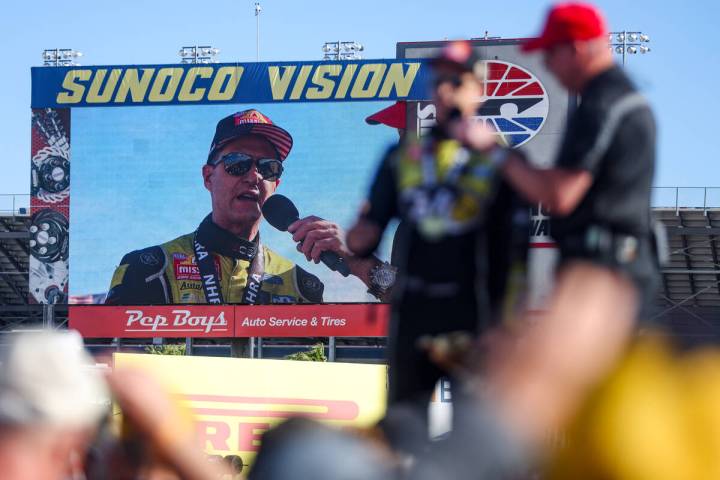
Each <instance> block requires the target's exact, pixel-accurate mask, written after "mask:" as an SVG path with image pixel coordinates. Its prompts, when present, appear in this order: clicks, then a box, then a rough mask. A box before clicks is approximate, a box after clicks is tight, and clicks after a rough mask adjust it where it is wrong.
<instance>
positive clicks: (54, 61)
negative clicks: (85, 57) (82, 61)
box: [42, 48, 82, 67]
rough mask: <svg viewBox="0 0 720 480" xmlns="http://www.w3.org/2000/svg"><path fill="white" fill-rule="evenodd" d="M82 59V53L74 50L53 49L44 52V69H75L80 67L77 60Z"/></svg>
mask: <svg viewBox="0 0 720 480" xmlns="http://www.w3.org/2000/svg"><path fill="white" fill-rule="evenodd" d="M79 57H82V52H79V51H77V50H73V49H72V48H51V49H47V50H43V53H42V58H43V66H44V67H74V66H76V65H79V64H78V63H75V59H77V58H79Z"/></svg>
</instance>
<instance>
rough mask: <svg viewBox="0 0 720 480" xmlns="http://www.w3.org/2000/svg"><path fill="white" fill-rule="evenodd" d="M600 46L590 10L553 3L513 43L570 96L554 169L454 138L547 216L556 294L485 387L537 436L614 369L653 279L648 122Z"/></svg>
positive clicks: (597, 17) (479, 140)
mask: <svg viewBox="0 0 720 480" xmlns="http://www.w3.org/2000/svg"><path fill="white" fill-rule="evenodd" d="M607 38H608V33H607V30H606V28H605V22H604V20H603V18H602V16H601V14H600V12H598V11H597V10H596V9H595V8H594V7H592V6H590V5H585V4H577V3H576V4H561V5H558V6H555V7H553V8H552V9H551V11H550V14H549V16H548V18H547V22H546V24H545V28H544V30H543V33H542V35H541V36H540V37H539V38H536V39H532V40H530V41H528V42H527V43H526V44H525V45H524V50H525V51H533V50H539V51H541V52H542V53H543V56H544V61H545V65H546V66H547V68H548V70H550V72H551V73H552V74H553V75H554V76H555V77H556V78H557V79H558V80H559V81H560V83H561V84H563V86H565V87H566V88H567V89H568V90H569V91H570V92H572V93H575V94H578V95H580V97H581V103H580V105H579V107H578V108H577V110H576V111H575V112H574V113H573V114H572V115H571V117H570V119H569V121H568V125H567V130H566V132H565V138H564V141H563V143H562V146H561V149H560V153H559V155H558V158H557V161H556V164H555V166H554V167H553V168H550V169H537V168H534V167H532V166H531V165H529V164H528V163H527V162H526V161H525V160H524V159H523V158H522V156H521V155H519V154H517V153H516V152H513V151H510V150H507V149H503V148H498V147H494V148H493V147H490V141H489V139H488V138H487V135H486V134H484V132H482V131H479V130H476V129H474V127H473V126H472V125H469V124H466V125H464V129H465V130H464V131H463V132H462V134H461V135H460V136H461V137H462V138H466V140H467V142H468V143H470V144H472V145H473V146H475V148H479V149H482V148H488V147H490V148H488V149H489V150H490V152H489V155H490V157H491V158H492V159H493V163H494V164H495V165H496V166H498V167H499V168H500V170H501V171H502V173H503V176H504V177H505V178H506V179H507V180H508V181H509V182H510V183H511V184H512V185H513V187H514V188H515V189H517V190H518V192H520V193H521V194H522V195H524V196H525V197H526V198H527V199H528V200H530V201H532V202H542V204H543V205H544V206H546V207H548V208H549V209H550V215H551V217H552V223H551V234H552V236H553V237H554V239H555V240H556V241H557V244H558V247H559V250H560V263H559V266H558V274H557V279H556V286H555V293H554V295H553V298H552V300H551V302H550V304H549V305H548V306H547V312H546V314H545V316H544V317H543V318H542V319H541V320H540V322H539V325H537V327H536V328H534V329H531V330H530V331H529V332H527V334H526V335H525V338H524V342H523V348H522V349H519V350H518V351H517V352H516V353H515V355H514V356H513V358H512V359H511V361H509V362H507V363H506V364H504V365H501V367H500V368H498V369H497V370H496V371H495V372H493V374H492V375H491V377H494V378H492V379H491V383H494V384H495V388H497V389H498V390H500V391H503V390H504V391H506V392H509V391H512V392H513V395H511V396H510V395H506V397H508V398H511V401H509V402H506V403H505V404H504V405H503V406H502V408H504V409H507V413H508V416H515V417H516V418H518V417H519V418H521V419H522V422H518V423H522V424H523V425H525V426H524V428H526V429H527V428H528V426H530V429H532V428H533V426H534V427H537V428H535V429H534V432H535V433H536V434H537V436H540V435H542V432H543V431H548V430H553V429H555V428H559V426H561V425H562V423H563V422H564V421H566V419H567V418H568V417H569V416H570V415H571V414H572V412H573V411H574V409H575V408H576V407H577V404H578V402H580V401H581V400H582V398H583V396H584V395H585V394H586V393H587V391H588V389H589V388H590V387H591V386H592V385H594V383H595V382H596V381H597V380H598V379H599V378H600V377H601V376H602V375H604V374H605V372H607V370H608V368H609V367H610V366H611V365H612V364H613V362H614V361H615V360H616V359H617V357H618V355H619V353H620V352H621V351H622V349H623V347H624V345H625V344H626V342H627V340H628V338H629V336H630V333H631V332H632V327H633V325H634V321H635V319H636V317H637V316H638V312H639V310H640V307H641V306H643V305H647V304H648V303H649V301H650V300H651V298H652V292H653V289H652V285H653V284H654V283H655V281H656V276H657V273H656V272H657V267H656V264H657V262H656V260H655V258H656V256H655V252H654V248H653V246H652V241H651V239H652V235H651V226H650V225H651V221H650V215H651V212H650V193H651V188H650V187H651V183H652V177H653V168H654V163H655V124H654V120H653V115H652V112H651V110H650V108H649V106H648V105H647V103H646V101H645V100H644V98H643V97H642V96H641V95H640V94H639V93H638V92H637V91H636V89H635V87H634V85H633V84H632V83H631V82H630V80H629V79H628V78H627V76H626V75H625V73H624V72H623V71H622V70H621V69H620V68H618V67H617V66H616V65H615V64H614V61H613V57H612V52H611V51H610V50H609V48H608V42H607ZM528 378H530V379H532V381H528ZM501 396H502V395H501Z"/></svg>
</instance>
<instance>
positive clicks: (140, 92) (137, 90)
mask: <svg viewBox="0 0 720 480" xmlns="http://www.w3.org/2000/svg"><path fill="white" fill-rule="evenodd" d="M153 73H155V69H154V68H143V69H142V76H141V77H140V78H138V70H137V69H136V68H128V69H127V70H125V75H123V78H122V81H121V82H120V87H118V91H117V94H115V103H125V101H126V100H127V96H128V93H129V94H130V97H131V98H132V103H142V101H143V100H145V94H146V93H147V89H148V86H149V85H150V79H151V78H152V76H153Z"/></svg>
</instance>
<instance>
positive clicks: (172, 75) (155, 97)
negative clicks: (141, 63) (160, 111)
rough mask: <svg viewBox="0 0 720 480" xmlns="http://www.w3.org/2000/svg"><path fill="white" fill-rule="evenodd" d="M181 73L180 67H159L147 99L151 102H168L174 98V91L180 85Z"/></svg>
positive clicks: (182, 71)
mask: <svg viewBox="0 0 720 480" xmlns="http://www.w3.org/2000/svg"><path fill="white" fill-rule="evenodd" d="M183 73H184V70H183V69H182V68H161V69H160V70H158V73H157V75H156V76H155V81H154V82H153V86H152V89H151V90H150V95H149V96H148V100H149V101H151V102H169V101H171V100H172V99H173V98H175V91H176V90H177V87H178V85H180V79H181V78H182V76H183ZM166 84H167V85H166Z"/></svg>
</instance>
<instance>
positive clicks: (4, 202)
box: [0, 193, 30, 217]
mask: <svg viewBox="0 0 720 480" xmlns="http://www.w3.org/2000/svg"><path fill="white" fill-rule="evenodd" d="M0 215H1V216H13V217H26V216H29V215H30V194H29V193H0Z"/></svg>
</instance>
